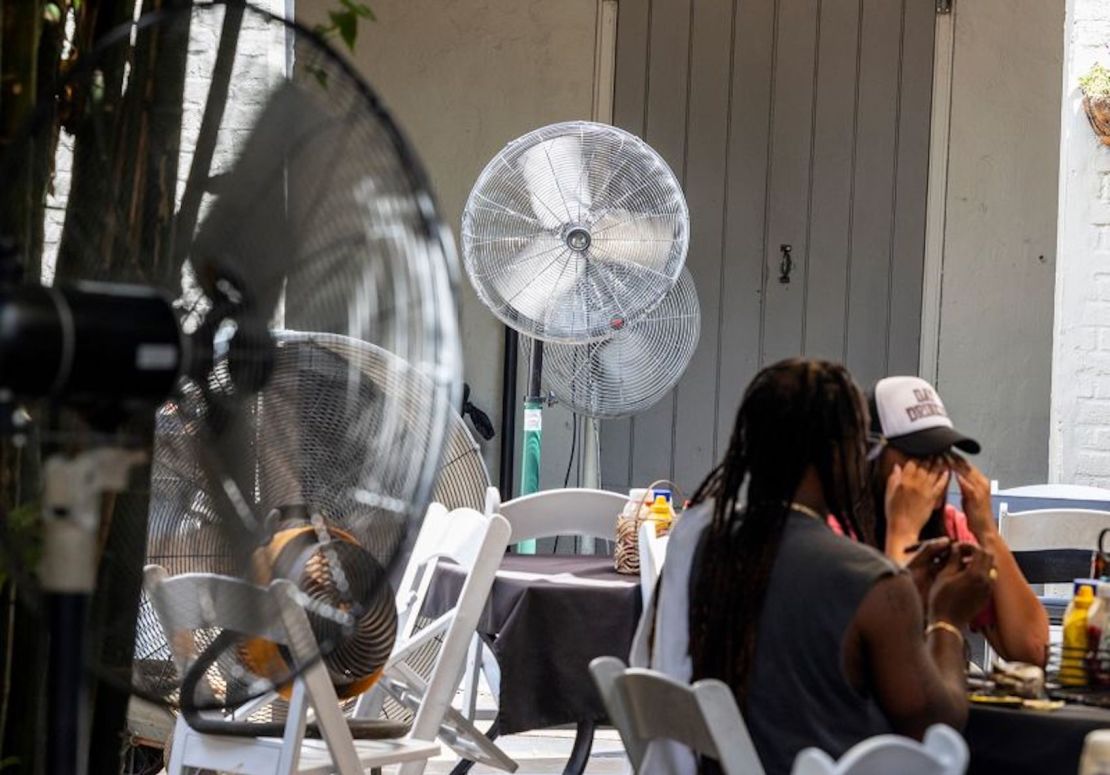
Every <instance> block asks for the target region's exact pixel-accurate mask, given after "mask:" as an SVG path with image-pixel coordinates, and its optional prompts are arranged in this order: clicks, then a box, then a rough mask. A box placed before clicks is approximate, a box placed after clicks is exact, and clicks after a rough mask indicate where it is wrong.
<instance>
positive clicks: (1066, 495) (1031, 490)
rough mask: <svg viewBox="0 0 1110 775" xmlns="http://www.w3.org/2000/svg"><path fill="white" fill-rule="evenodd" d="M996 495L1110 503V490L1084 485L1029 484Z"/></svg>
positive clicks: (997, 490) (996, 492) (998, 492)
mask: <svg viewBox="0 0 1110 775" xmlns="http://www.w3.org/2000/svg"><path fill="white" fill-rule="evenodd" d="M992 492H993V493H994V494H995V495H1003V496H1005V495H1017V496H1021V497H1023V498H1046V499H1048V498H1059V499H1060V500H1075V501H1110V490H1107V489H1105V488H1103V487H1088V486H1087V485H1082V484H1027V485H1022V486H1021V487H1009V488H1007V489H1005V490H999V489H995V490H993V491H992Z"/></svg>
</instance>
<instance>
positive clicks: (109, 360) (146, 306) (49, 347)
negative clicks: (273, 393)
mask: <svg viewBox="0 0 1110 775" xmlns="http://www.w3.org/2000/svg"><path fill="white" fill-rule="evenodd" d="M183 362H184V357H183V339H182V337H181V334H180V331H179V329H178V325H177V317H176V315H175V314H174V310H173V307H172V306H171V304H170V302H169V300H168V299H166V298H165V297H164V296H162V295H161V294H160V293H158V292H157V291H154V290H152V289H150V288H145V287H139V286H129V285H108V284H96V283H82V284H79V285H74V286H70V287H65V288H47V287H39V286H31V287H19V288H8V289H2V290H0V390H5V391H7V392H8V393H9V394H10V397H19V398H58V399H65V400H67V401H70V402H73V403H78V404H79V403H82V402H90V403H95V402H103V401H110V402H113V403H120V402H124V401H129V400H130V401H142V402H151V403H160V402H161V401H163V400H164V399H165V398H166V396H168V395H169V394H170V391H171V390H172V389H173V387H174V384H175V382H176V381H177V377H178V375H179V373H180V372H181V368H182V364H183Z"/></svg>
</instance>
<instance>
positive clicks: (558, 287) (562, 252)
mask: <svg viewBox="0 0 1110 775" xmlns="http://www.w3.org/2000/svg"><path fill="white" fill-rule="evenodd" d="M578 261H579V259H578V256H577V255H575V254H573V251H571V250H570V248H568V247H567V246H566V244H565V243H564V242H563V240H562V239H560V238H559V237H557V236H555V235H553V234H550V233H547V232H544V233H541V234H539V235H537V236H536V237H534V238H533V239H532V240H531V241H530V242H529V243H528V244H527V245H526V246H525V248H524V249H523V250H521V251H520V252H519V253H517V254H516V256H515V257H514V258H513V259H512V261H511V263H510V264H509V265H508V267H507V269H509V270H510V271H506V272H505V274H504V275H502V277H501V278H500V280H501V282H502V283H503V286H502V287H501V288H500V289H499V290H500V293H501V297H502V299H504V304H503V306H504V308H505V309H506V311H509V312H510V313H511V314H513V315H514V316H516V317H518V318H526V319H528V320H543V319H544V318H545V317H547V315H548V312H549V307H550V306H551V299H552V298H553V297H555V296H558V295H563V294H569V293H570V292H571V290H572V289H573V288H574V285H575V283H576V282H577V281H578V272H579V266H578Z"/></svg>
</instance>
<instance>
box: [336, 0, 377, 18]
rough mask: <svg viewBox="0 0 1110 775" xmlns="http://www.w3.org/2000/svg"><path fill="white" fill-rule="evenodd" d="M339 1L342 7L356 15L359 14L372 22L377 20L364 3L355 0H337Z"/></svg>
mask: <svg viewBox="0 0 1110 775" xmlns="http://www.w3.org/2000/svg"><path fill="white" fill-rule="evenodd" d="M339 2H340V4H341V5H342V6H343V7H344V8H346V9H347V10H348V11H350V12H352V13H354V14H355V15H356V16H360V17H361V18H363V19H369V20H370V21H372V22H375V21H377V20H378V19H377V17H376V16H374V12H373V11H372V10H371V9H370V6H368V5H367V4H366V3H359V2H356V0H339Z"/></svg>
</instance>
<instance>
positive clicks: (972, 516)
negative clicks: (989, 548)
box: [948, 454, 995, 543]
mask: <svg viewBox="0 0 1110 775" xmlns="http://www.w3.org/2000/svg"><path fill="white" fill-rule="evenodd" d="M948 459H949V465H951V467H952V471H953V473H955V474H956V481H957V482H958V483H959V485H960V494H961V496H962V498H963V507H964V513H965V514H967V525H968V527H970V528H971V532H973V533H974V534H975V536H976V538H978V539H979V542H980V543H982V542H983V536H984V535H986V534H988V533H990V532H992V531H994V530H995V524H994V509H993V508H992V506H991V483H990V480H989V479H987V477H986V476H984V475H983V472H982V471H980V470H979V469H978V468H976V467H975V466H973V465H972V464H971V463H969V462H968V461H967V460H966V459H964V458H962V457H960V456H959V455H956V454H951V455H949V457H948Z"/></svg>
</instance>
